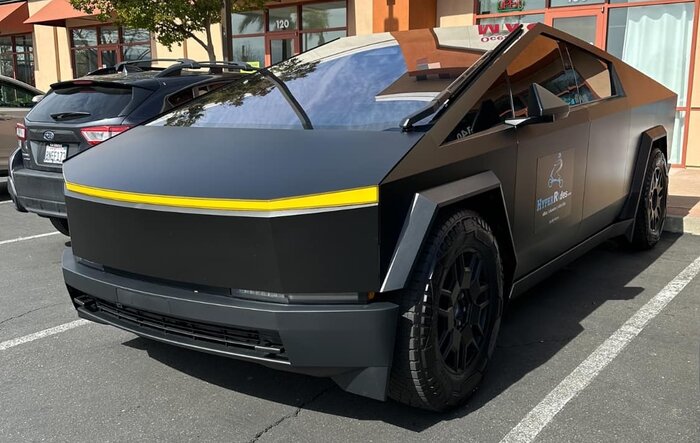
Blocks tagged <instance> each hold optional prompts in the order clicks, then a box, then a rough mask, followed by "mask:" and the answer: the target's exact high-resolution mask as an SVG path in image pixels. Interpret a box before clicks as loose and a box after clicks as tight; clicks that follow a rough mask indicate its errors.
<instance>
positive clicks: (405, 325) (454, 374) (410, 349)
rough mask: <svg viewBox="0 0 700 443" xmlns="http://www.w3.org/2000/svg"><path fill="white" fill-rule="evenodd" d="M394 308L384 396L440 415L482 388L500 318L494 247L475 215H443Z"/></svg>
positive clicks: (500, 295)
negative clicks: (395, 321) (393, 332)
mask: <svg viewBox="0 0 700 443" xmlns="http://www.w3.org/2000/svg"><path fill="white" fill-rule="evenodd" d="M393 300H394V301H395V302H396V303H397V304H398V305H399V313H400V317H399V324H398V330H397V339H396V346H395V350H394V362H393V365H392V369H391V378H390V380H389V396H390V397H391V398H393V399H394V400H396V401H399V402H402V403H405V404H408V405H410V406H414V407H419V408H423V409H429V410H434V411H442V410H445V409H448V408H451V407H454V406H457V405H459V404H462V403H464V402H465V401H466V400H467V399H468V398H469V396H470V395H471V394H472V393H473V392H474V391H475V390H476V388H477V387H478V386H479V384H480V382H481V380H482V378H483V374H484V372H485V370H486V366H487V364H488V361H489V359H490V357H491V354H492V353H493V349H494V347H495V344H496V338H497V336H498V330H499V328H500V323H501V316H502V313H503V269H502V265H501V258H500V254H499V249H498V242H497V241H496V238H495V237H494V235H493V234H492V232H491V229H490V228H489V225H488V224H487V223H486V221H485V220H484V219H483V218H482V217H481V216H479V215H478V214H477V213H475V212H473V211H469V210H460V211H456V212H454V213H451V214H447V215H444V216H443V217H441V218H439V219H438V221H437V222H436V223H435V227H434V228H433V229H432V231H431V232H430V234H429V235H428V236H427V237H426V239H425V242H424V245H423V248H422V251H421V253H420V255H419V257H418V258H417V261H416V264H415V267H414V270H413V273H412V274H411V278H410V281H409V283H408V285H407V287H406V288H405V289H403V290H401V291H397V292H396V293H395V294H394V297H393Z"/></svg>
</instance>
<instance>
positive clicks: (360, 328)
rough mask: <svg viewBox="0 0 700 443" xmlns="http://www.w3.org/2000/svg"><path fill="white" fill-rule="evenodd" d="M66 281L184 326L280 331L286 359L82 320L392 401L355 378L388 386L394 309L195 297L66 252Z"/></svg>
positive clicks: (103, 318) (75, 290)
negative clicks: (371, 371) (338, 381)
mask: <svg viewBox="0 0 700 443" xmlns="http://www.w3.org/2000/svg"><path fill="white" fill-rule="evenodd" d="M63 275H64V279H65V281H66V284H67V285H68V287H69V288H70V289H71V293H72V294H73V297H74V298H75V297H77V296H78V295H79V294H89V295H90V296H91V297H93V298H97V299H100V300H103V301H106V302H110V303H112V304H115V305H116V304H124V305H129V306H132V307H134V308H136V309H141V310H144V311H148V312H150V313H153V314H162V315H167V316H172V317H175V318H179V319H182V320H189V321H200V322H205V323H209V324H212V325H221V326H228V327H238V328H253V329H256V330H257V329H262V330H270V331H276V332H278V333H279V336H280V338H281V341H282V346H283V351H284V357H285V358H284V359H274V358H270V357H266V356H265V354H264V353H260V352H257V353H256V352H247V351H245V350H238V349H237V348H234V347H228V348H222V347H218V346H214V345H211V344H207V342H205V341H193V340H187V339H185V338H182V337H179V336H177V335H175V334H172V335H168V334H159V333H157V332H154V331H153V330H149V329H148V328H145V327H140V326H138V325H134V324H129V323H128V322H124V321H121V322H120V321H119V319H117V318H114V317H112V316H108V315H105V314H103V313H100V312H91V311H90V310H88V309H85V308H79V313H80V315H81V317H84V318H88V319H90V320H93V321H99V322H102V323H109V324H112V325H114V326H117V327H120V328H122V329H128V330H130V331H131V332H134V333H136V334H139V335H143V336H146V337H148V338H152V339H156V340H160V341H165V342H168V343H172V344H176V345H179V346H183V347H188V348H191V349H197V350H201V351H206V352H211V353H215V354H219V355H225V356H229V357H235V358H240V359H245V360H250V361H255V362H258V363H262V364H266V365H269V366H272V367H275V368H279V369H285V370H291V371H295V372H300V373H305V374H310V375H321V376H342V375H343V374H349V379H350V380H345V381H346V382H347V384H348V387H349V388H350V390H351V391H352V392H356V393H359V394H362V395H367V396H370V397H373V398H377V399H380V400H384V399H385V398H386V384H385V383H372V380H371V378H372V377H370V378H369V379H365V380H359V381H356V382H355V383H354V384H353V383H352V379H354V378H355V377H357V376H361V372H362V370H364V369H366V368H377V370H376V371H375V372H376V374H375V376H376V377H379V381H380V382H382V381H383V382H385V381H386V380H385V379H386V375H387V374H388V369H389V367H390V365H391V358H392V357H391V356H392V351H393V347H394V334H395V328H396V321H397V317H398V306H396V305H395V304H392V303H386V302H384V303H372V304H364V305H357V304H356V305H315V306H308V305H305V306H298V305H297V306H295V305H284V304H274V303H264V302H258V301H248V300H241V299H236V298H232V297H224V296H220V295H213V294H207V293H206V292H198V293H195V292H192V291H187V290H184V289H178V288H173V287H170V286H164V285H159V284H154V283H149V282H145V281H140V280H135V279H130V278H126V277H123V276H117V275H114V274H111V273H108V272H103V271H99V270H97V269H92V268H90V267H87V266H84V265H81V264H79V263H77V262H76V260H75V258H74V256H73V254H72V253H71V251H70V250H69V249H68V250H66V251H65V252H64V254H63ZM380 368H383V371H382V370H380ZM358 369H360V371H358ZM382 372H383V373H384V376H383V377H382ZM347 378H348V376H345V379H347ZM365 378H366V377H365Z"/></svg>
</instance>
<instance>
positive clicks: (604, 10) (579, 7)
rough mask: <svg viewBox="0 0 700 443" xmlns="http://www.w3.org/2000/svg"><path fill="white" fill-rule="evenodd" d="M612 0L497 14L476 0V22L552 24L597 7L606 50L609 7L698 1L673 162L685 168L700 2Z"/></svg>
mask: <svg viewBox="0 0 700 443" xmlns="http://www.w3.org/2000/svg"><path fill="white" fill-rule="evenodd" d="M611 1H612V0H605V2H604V3H596V4H585V3H583V4H576V5H572V6H555V7H552V6H551V0H547V1H546V3H545V5H546V7H545V9H531V10H527V11H513V12H507V13H496V14H479V8H480V2H479V1H475V2H474V23H473V24H478V23H479V20H481V19H484V18H501V17H509V16H526V15H534V14H544V17H545V23H546V24H549V25H550V26H551V21H552V14H556V13H558V12H560V11H572V12H573V11H581V13H582V15H585V14H584V13H585V12H589V13H590V11H591V10H593V9H598V10H600V12H601V15H602V17H601V22H600V23H599V25H598V26H600V27H602V28H603V35H602V41H601V42H600V43H601V45H600V47H601V48H602V49H603V50H605V48H606V47H607V41H608V17H609V11H610V10H611V9H616V8H636V7H642V6H656V5H667V4H678V3H695V10H694V11H693V27H692V36H691V48H690V60H691V63H690V68H689V69H688V71H689V72H688V78H687V82H688V83H687V88H686V97H685V106H678V107H676V112H677V113H678V112H681V113H683V114H684V115H685V121H684V125H685V126H684V127H683V141H682V143H681V145H680V146H681V156H680V163H676V164H672V165H671V166H673V167H681V168H684V167H685V164H686V154H687V150H688V133H689V129H690V118H691V115H692V112H691V111H696V112H697V111H700V107H697V106H696V107H693V106H692V103H691V98H692V94H693V77H694V75H695V58H696V56H697V38H698V21H699V19H700V11H699V10H700V4H698V3H696V2H694V1H693V0H632V1H629V2H627V3H611ZM669 148H670V147H669Z"/></svg>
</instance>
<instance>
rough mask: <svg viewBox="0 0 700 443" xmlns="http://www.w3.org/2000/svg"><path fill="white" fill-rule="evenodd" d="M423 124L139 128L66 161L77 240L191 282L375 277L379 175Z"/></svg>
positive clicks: (374, 280)
mask: <svg viewBox="0 0 700 443" xmlns="http://www.w3.org/2000/svg"><path fill="white" fill-rule="evenodd" d="M419 138H420V135H414V134H402V133H399V132H373V133H368V132H349V131H317V130H309V131H302V130H299V131H287V130H276V131H270V130H267V131H264V130H241V129H233V130H232V129H211V128H206V129H205V128H202V129H199V128H174V127H143V128H136V129H134V130H130V131H128V132H126V133H125V134H123V135H120V136H118V137H116V138H115V139H114V140H111V141H109V142H106V143H104V144H101V145H98V146H96V147H94V148H91V149H89V150H88V151H86V152H84V153H83V154H80V155H78V156H76V157H74V158H72V159H71V160H69V161H68V162H66V164H65V167H64V175H65V177H66V188H67V192H66V205H67V210H68V220H69V223H70V227H71V243H72V248H73V252H74V254H75V256H76V257H80V258H81V259H83V260H87V261H90V262H93V263H97V264H100V265H102V266H104V268H105V269H110V270H111V271H110V272H112V271H114V272H119V271H121V272H126V273H129V274H135V275H139V276H144V277H148V278H154V279H158V280H163V281H167V282H177V283H178V284H185V285H189V286H192V285H194V286H198V285H204V286H207V287H216V288H230V289H236V290H238V289H245V290H257V291H268V292H276V293H354V292H362V291H377V290H379V287H380V285H381V275H380V263H379V261H380V253H379V245H380V239H379V207H378V184H379V183H380V182H381V181H382V179H383V178H384V177H385V176H386V175H387V173H388V172H389V171H390V170H391V169H392V168H393V167H394V165H395V164H396V163H397V162H399V161H400V160H401V158H402V157H403V156H404V154H405V153H406V152H408V150H409V149H410V148H411V146H412V145H413V144H414V143H415V142H416V141H418V139H419Z"/></svg>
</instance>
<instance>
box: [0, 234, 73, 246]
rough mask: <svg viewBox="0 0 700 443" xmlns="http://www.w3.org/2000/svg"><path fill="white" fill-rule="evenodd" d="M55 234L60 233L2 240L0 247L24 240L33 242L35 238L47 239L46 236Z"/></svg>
mask: <svg viewBox="0 0 700 443" xmlns="http://www.w3.org/2000/svg"><path fill="white" fill-rule="evenodd" d="M56 234H60V232H58V231H55V232H47V233H46V234H38V235H30V236H29V237H18V238H13V239H12V240H3V241H0V246H2V245H9V244H10V243H17V242H20V241H24V240H33V239H35V238H42V237H48V236H51V235H56Z"/></svg>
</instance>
